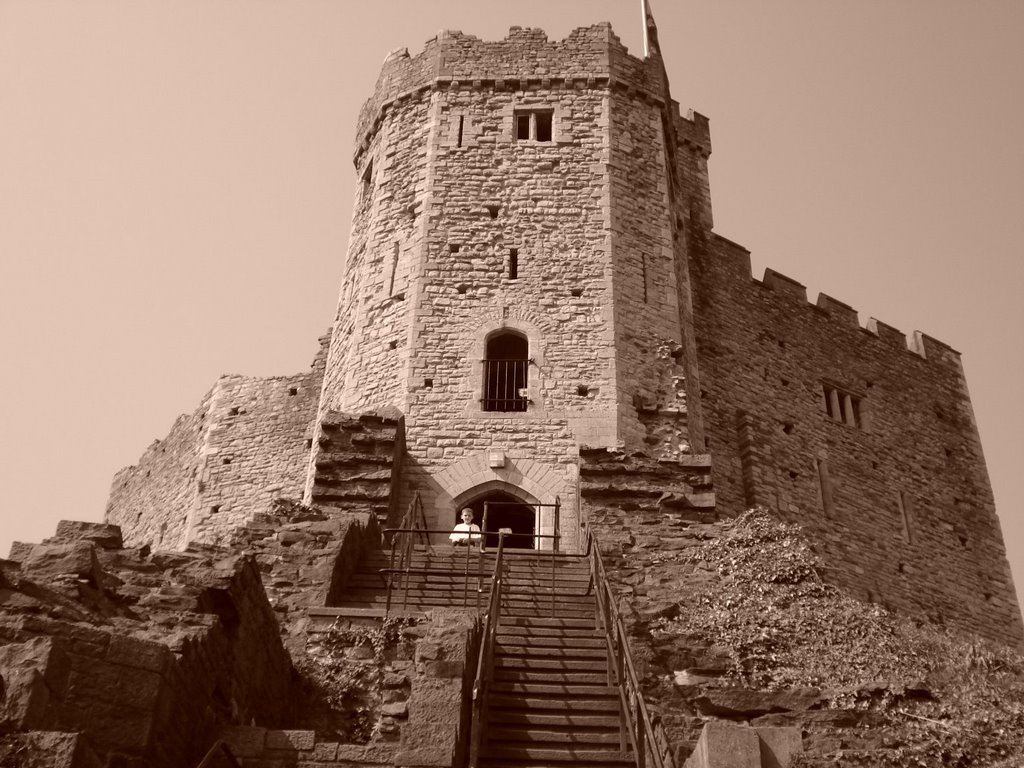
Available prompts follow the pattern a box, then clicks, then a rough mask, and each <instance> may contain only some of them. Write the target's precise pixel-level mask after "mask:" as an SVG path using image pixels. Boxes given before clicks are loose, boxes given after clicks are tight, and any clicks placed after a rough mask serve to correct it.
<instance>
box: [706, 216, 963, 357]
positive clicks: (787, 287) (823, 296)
mask: <svg viewBox="0 0 1024 768" xmlns="http://www.w3.org/2000/svg"><path fill="white" fill-rule="evenodd" d="M715 238H716V240H717V241H718V243H719V245H720V247H719V248H718V249H716V257H717V258H724V259H726V260H729V261H731V262H733V263H732V264H731V265H730V266H729V267H728V268H727V269H726V270H725V272H727V273H728V274H730V275H731V276H732V277H733V279H740V278H741V277H744V276H745V279H747V280H749V281H751V282H752V284H753V285H754V286H757V287H758V288H760V289H762V290H765V291H770V292H771V294H770V295H773V296H774V297H777V299H778V300H779V301H783V302H786V303H787V306H788V307H790V308H795V307H801V310H802V311H804V312H806V313H807V315H808V316H809V317H815V322H818V323H822V324H823V325H822V331H823V332H825V333H828V332H829V331H831V330H833V329H834V330H837V331H848V330H851V329H856V330H859V331H862V332H863V333H864V334H865V336H866V337H867V338H868V340H867V341H866V343H868V344H873V345H878V347H879V348H880V349H893V350H902V351H905V352H909V353H911V354H913V355H916V356H917V357H919V358H921V359H922V360H927V361H928V362H930V363H932V364H937V365H942V366H952V367H954V368H955V369H956V370H957V371H960V370H961V362H960V353H959V352H958V351H957V350H955V349H953V348H952V347H951V346H949V345H948V344H946V343H944V342H942V341H939V340H938V339H936V338H934V337H932V336H929V335H928V334H926V333H923V332H921V331H918V330H915V331H914V332H913V333H912V334H907V333H905V332H903V331H901V330H899V329H898V328H895V327H893V326H891V325H889V324H888V323H884V322H882V321H881V320H878V319H877V318H874V317H869V318H868V320H867V322H866V323H864V324H863V325H862V324H861V322H860V313H859V312H858V311H857V310H856V309H855V308H853V307H851V306H850V305H849V304H847V303H846V302H844V301H840V300H839V299H837V298H835V297H834V296H830V295H829V294H827V293H819V294H818V297H817V299H816V300H815V301H814V302H813V303H812V302H810V301H809V300H808V297H807V286H805V285H804V284H803V283H801V282H799V281H797V280H794V279H793V278H792V277H789V276H788V275H784V274H782V273H781V272H778V271H776V270H774V269H772V268H771V267H766V268H765V270H764V275H763V277H762V278H761V279H760V280H757V279H756V278H755V277H753V271H752V268H751V263H750V252H749V251H748V250H747V249H745V248H744V247H743V246H741V245H738V244H736V243H733V242H732V241H730V240H727V239H726V238H724V237H721V236H718V235H715Z"/></svg>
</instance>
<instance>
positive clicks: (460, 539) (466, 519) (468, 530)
mask: <svg viewBox="0 0 1024 768" xmlns="http://www.w3.org/2000/svg"><path fill="white" fill-rule="evenodd" d="M448 541H450V542H451V543H452V544H454V545H455V546H456V547H459V546H463V545H465V546H469V544H470V543H473V544H478V543H479V542H480V526H479V525H477V524H476V523H474V522H473V510H472V509H470V508H469V507H464V508H463V510H462V522H461V523H456V525H455V528H454V529H453V530H452V532H451V535H450V536H449V537H448Z"/></svg>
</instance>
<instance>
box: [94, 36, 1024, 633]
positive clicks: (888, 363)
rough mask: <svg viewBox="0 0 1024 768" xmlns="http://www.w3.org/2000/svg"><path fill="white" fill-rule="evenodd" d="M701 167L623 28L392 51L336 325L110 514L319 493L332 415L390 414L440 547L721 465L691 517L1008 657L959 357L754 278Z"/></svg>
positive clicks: (139, 468)
mask: <svg viewBox="0 0 1024 768" xmlns="http://www.w3.org/2000/svg"><path fill="white" fill-rule="evenodd" d="M710 153H711V139H710V132H709V126H708V121H707V119H706V118H704V117H703V116H701V115H699V114H695V113H691V114H689V115H688V116H684V115H682V114H680V112H679V108H678V105H677V104H676V102H674V101H672V100H671V98H670V97H669V91H668V83H667V81H666V78H665V74H664V68H663V66H662V65H661V59H660V55H659V54H658V52H657V51H656V50H655V51H654V52H652V54H651V55H649V56H648V57H646V58H644V59H640V58H637V57H635V56H632V55H630V54H629V53H628V52H627V51H626V49H625V48H624V47H623V46H622V45H621V43H620V42H619V40H618V38H616V36H615V35H614V33H613V32H612V31H611V29H610V27H609V26H607V25H597V26H593V27H590V28H586V29H578V30H576V31H575V32H573V33H572V34H570V35H569V36H568V37H567V38H566V39H565V40H562V41H551V40H548V39H547V38H546V36H545V35H544V34H543V33H542V32H540V31H538V30H529V29H520V28H513V29H512V30H511V32H510V34H509V36H508V38H506V39H505V40H503V41H500V42H484V41H481V40H478V39H476V38H474V37H471V36H469V35H464V34H461V33H458V32H445V33H443V34H442V35H441V36H439V37H438V38H436V39H434V40H431V41H429V42H428V43H427V45H426V47H425V48H424V50H423V51H422V52H421V53H419V54H418V55H415V56H412V55H410V54H409V53H408V52H407V51H405V50H401V51H398V52H395V53H393V54H391V55H390V56H389V57H388V58H387V60H386V61H385V63H384V66H383V69H382V71H381V74H380V76H379V78H378V81H377V86H376V89H375V91H374V93H373V94H372V96H371V97H370V98H369V99H368V100H367V102H366V103H365V105H364V106H363V108H362V110H361V112H360V114H359V122H358V131H357V145H356V148H355V153H354V157H353V162H354V165H355V179H356V183H357V184H358V186H359V189H358V193H357V196H356V203H355V208H356V209H355V212H354V218H353V226H352V234H351V239H350V242H349V246H348V251H347V254H346V256H345V261H344V269H343V276H342V285H341V291H340V297H339V303H338V313H337V316H336V318H335V322H334V325H333V328H332V330H331V333H330V335H329V337H325V339H323V340H321V341H322V349H321V352H320V354H319V355H318V356H317V358H316V360H315V362H314V364H313V367H312V370H311V371H310V372H309V373H307V374H300V375H297V376H291V377H282V378H274V379H248V378H244V377H225V378H222V379H221V380H220V381H218V382H217V384H216V385H215V386H214V388H213V389H212V390H211V392H210V393H209V395H208V396H207V397H206V399H205V400H204V402H203V403H202V404H201V405H200V407H199V408H198V409H197V410H196V411H195V412H194V413H193V414H191V415H188V416H183V417H181V418H180V419H179V420H178V421H177V422H176V423H175V425H174V427H173V428H172V430H171V434H170V435H169V436H168V437H167V438H166V439H164V440H162V441H159V442H158V443H155V444H154V445H153V446H151V447H150V449H149V450H148V451H147V452H146V454H145V455H144V456H143V457H142V459H141V461H140V463H139V464H138V465H136V466H134V467H129V468H127V469H125V470H123V471H122V472H120V473H119V474H118V476H117V477H116V478H115V480H114V483H113V489H112V493H111V498H110V504H109V507H108V512H107V519H108V521H109V522H112V523H116V524H118V525H120V526H121V528H122V530H123V531H124V533H125V536H126V538H127V540H128V541H130V542H150V543H152V544H153V545H154V546H162V547H171V548H178V547H183V546H184V545H185V544H186V543H187V542H189V541H206V542H218V541H222V540H223V539H224V537H225V536H227V535H228V534H229V533H230V531H231V530H233V529H234V528H236V527H237V526H239V525H241V524H244V523H245V522H246V521H248V520H251V519H252V518H253V516H254V515H255V514H256V513H258V512H259V511H260V510H261V509H263V508H265V506H266V505H267V504H268V503H269V502H270V501H271V500H272V499H274V498H277V497H288V498H293V499H299V498H302V499H304V500H305V501H306V502H307V503H308V502H320V503H324V502H326V501H329V500H330V498H331V493H332V491H331V487H332V484H334V485H336V484H337V482H338V477H337V476H332V475H331V472H330V471H329V470H328V469H327V467H328V466H329V465H330V461H329V456H328V455H327V453H326V452H329V448H328V447H327V444H326V443H325V442H324V441H323V439H322V438H323V436H324V429H323V424H324V421H325V419H326V420H331V419H332V418H336V416H337V415H338V414H346V415H348V416H352V417H356V418H357V417H358V416H359V415H362V414H377V415H378V416H383V417H385V418H388V417H390V418H396V419H398V418H400V419H401V422H402V427H401V430H400V431H401V432H402V437H403V439H404V448H403V449H402V450H401V451H400V455H399V456H396V458H395V465H394V471H393V473H392V475H391V476H390V477H389V478H388V482H389V484H390V486H389V487H390V490H391V491H392V492H391V493H390V497H389V499H388V500H387V501H386V502H385V504H386V506H387V507H389V508H390V510H391V513H392V516H393V517H392V522H395V520H396V519H397V518H394V515H395V514H396V510H403V509H405V507H406V506H407V505H408V504H409V503H410V500H411V499H412V498H413V496H414V495H415V494H417V493H418V494H419V496H420V498H421V499H422V501H423V505H424V509H425V512H426V517H427V520H428V523H429V525H430V526H431V527H434V528H444V527H448V526H451V525H452V524H453V523H454V522H456V509H457V508H459V507H461V506H464V505H476V506H477V507H479V503H480V502H481V500H484V499H491V500H494V501H496V500H503V501H506V502H508V501H514V500H518V501H521V502H523V504H524V505H525V506H523V507H522V508H515V507H510V508H509V510H508V511H507V512H504V513H497V512H496V513H495V519H494V520H492V521H491V524H489V525H490V527H492V528H494V529H495V530H496V529H497V528H498V527H512V528H514V529H515V531H516V532H517V533H528V534H533V535H534V536H537V537H538V538H536V539H534V541H533V545H534V546H536V547H539V548H545V547H547V548H550V547H552V546H558V547H560V548H562V549H568V550H571V549H572V548H573V547H576V546H578V542H579V541H580V535H581V534H580V531H581V530H583V529H584V527H585V524H586V522H587V521H586V520H584V519H583V518H582V517H581V510H580V507H579V501H578V485H579V476H580V468H581V458H580V448H581V447H588V448H608V449H616V450H624V451H626V452H627V453H635V452H642V453H643V454H646V455H647V456H649V457H651V458H653V459H657V460H658V461H660V462H663V463H664V462H669V463H671V462H676V463H680V462H682V463H684V464H685V463H686V462H688V461H692V460H693V459H694V458H695V457H704V456H708V457H710V459H708V460H709V461H710V462H711V467H712V483H713V493H714V495H713V496H711V495H710V493H709V490H710V489H709V488H704V489H702V490H701V492H700V493H696V494H692V495H691V498H690V503H691V505H694V506H696V507H699V508H709V507H713V508H714V509H715V512H716V514H717V515H719V516H723V515H724V516H730V515H735V514H737V513H739V512H740V511H742V510H743V509H745V508H748V507H751V506H754V505H765V506H767V507H769V508H771V509H773V510H775V511H776V512H777V514H778V515H780V516H782V517H783V518H785V519H786V520H789V521H793V522H799V523H801V524H802V525H804V526H805V527H806V528H807V529H808V531H810V532H811V533H812V535H813V537H814V540H815V542H816V545H817V546H818V547H819V549H820V552H821V553H822V554H823V555H824V556H825V559H826V560H827V561H828V563H829V564H830V565H831V567H833V568H834V571H835V577H836V579H837V580H838V581H839V582H840V583H842V584H843V585H845V586H846V587H847V588H849V589H851V590H852V591H853V592H854V593H855V594H857V595H858V596H860V597H862V598H863V599H867V600H872V601H878V602H882V603H884V604H886V605H889V606H891V607H894V608H897V609H901V610H906V611H910V612H912V613H917V614H927V615H930V616H932V617H933V618H936V619H940V620H944V621H947V622H950V623H952V624H955V625H959V626H962V627H965V628H969V629H972V630H974V631H978V632H981V633H983V634H986V635H988V636H990V637H993V638H995V639H999V640H1002V641H1005V642H1010V643H1019V642H1020V641H1021V638H1022V635H1024V631H1022V628H1021V623H1020V618H1019V611H1018V608H1017V602H1016V599H1015V596H1014V591H1013V586H1012V582H1011V578H1010V574H1009V568H1008V565H1007V562H1006V557H1005V553H1004V548H1003V544H1002V539H1001V534H1000V530H999V526H998V522H997V519H996V516H995V509H994V506H993V499H992V493H991V489H990V486H989V482H988V478H987V475H986V470H985V465H984V460H983V457H982V451H981V446H980V443H979V439H978V433H977V429H976V426H975V423H974V418H973V415H972V410H971V404H970V400H969V397H968V393H967V388H966V384H965V382H964V377H963V371H962V368H961V365H960V360H959V355H958V354H957V352H956V351H955V350H953V349H951V348H949V347H948V346H947V345H945V344H942V343H941V342H939V341H937V340H935V339H932V338H930V337H929V336H926V335H924V334H920V333H915V334H914V337H913V339H912V340H911V341H910V342H908V340H907V339H906V337H905V336H904V335H903V334H902V333H900V332H899V331H897V330H896V329H894V328H891V327H890V326H888V325H886V324H885V323H883V322H881V321H877V320H874V319H872V320H870V321H869V322H868V324H867V326H866V327H860V326H859V324H858V320H857V313H856V311H855V310H854V309H852V308H851V307H849V306H847V305H846V304H844V303H843V302H841V301H839V300H838V299H835V298H832V297H830V296H826V295H824V294H822V295H820V296H819V297H818V299H817V301H816V302H815V303H813V304H811V303H808V300H807V296H806V291H805V290H804V288H803V286H802V285H800V284H799V283H798V282H796V281H795V280H793V279H791V278H789V277H787V276H784V275H781V274H779V273H777V272H775V271H773V270H770V269H769V270H767V271H766V273H765V275H764V277H763V279H761V280H757V279H754V278H753V277H752V276H751V274H750V260H749V255H748V253H747V251H746V250H745V249H744V248H742V247H741V246H739V245H736V244H735V243H732V242H730V241H729V240H727V239H725V238H724V237H722V236H720V235H719V234H717V233H716V232H714V230H713V219H712V210H711V199H710V193H709V184H708V170H707V163H708V157H709V155H710ZM318 467H320V470H319V472H320V474H319V475H318ZM332 477H333V479H332ZM556 503H557V508H556V506H555V505H556ZM531 505H532V506H531ZM556 509H557V511H556ZM502 514H504V518H502V519H498V518H499V517H500V516H501V515H502ZM556 533H557V534H558V536H559V538H558V540H557V541H558V543H557V545H555V544H553V543H552V542H553V541H554V540H553V539H552V538H540V537H551V536H552V535H554V534H556ZM524 541H525V539H524Z"/></svg>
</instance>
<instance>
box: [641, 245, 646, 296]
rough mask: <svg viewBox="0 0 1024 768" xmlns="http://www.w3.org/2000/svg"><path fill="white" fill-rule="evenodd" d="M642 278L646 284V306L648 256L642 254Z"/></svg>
mask: <svg viewBox="0 0 1024 768" xmlns="http://www.w3.org/2000/svg"><path fill="white" fill-rule="evenodd" d="M640 278H641V279H642V280H643V284H644V304H646V303H647V254H646V253H643V252H641V253H640Z"/></svg>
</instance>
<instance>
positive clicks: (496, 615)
mask: <svg viewBox="0 0 1024 768" xmlns="http://www.w3.org/2000/svg"><path fill="white" fill-rule="evenodd" d="M504 553H505V534H504V532H499V533H498V554H497V556H496V557H495V560H494V575H493V576H492V577H491V594H490V597H489V598H488V601H487V614H486V615H485V616H484V628H483V640H482V642H481V643H480V655H479V656H478V657H477V660H476V679H475V680H474V681H473V719H472V724H471V726H470V737H471V739H472V741H471V742H470V748H469V765H470V768H477V765H478V762H479V759H480V750H481V747H482V746H483V733H484V720H485V718H486V717H487V693H488V690H489V689H490V685H491V681H492V678H493V677H494V638H495V636H496V635H497V633H498V625H499V624H500V622H501V592H502V584H503V578H502V560H503V555H504Z"/></svg>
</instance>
